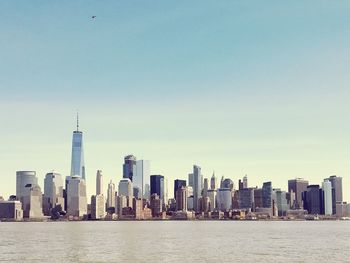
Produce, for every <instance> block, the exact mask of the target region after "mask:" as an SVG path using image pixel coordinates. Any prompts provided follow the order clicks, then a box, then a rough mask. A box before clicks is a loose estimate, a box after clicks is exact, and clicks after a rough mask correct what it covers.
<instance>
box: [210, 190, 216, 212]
mask: <svg viewBox="0 0 350 263" xmlns="http://www.w3.org/2000/svg"><path fill="white" fill-rule="evenodd" d="M208 197H209V205H210V208H209V211H210V212H213V211H214V210H215V209H216V190H215V189H209V190H208Z"/></svg>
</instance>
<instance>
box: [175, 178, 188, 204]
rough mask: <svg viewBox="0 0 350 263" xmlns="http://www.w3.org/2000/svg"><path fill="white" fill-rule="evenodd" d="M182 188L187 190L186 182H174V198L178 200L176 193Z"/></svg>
mask: <svg viewBox="0 0 350 263" xmlns="http://www.w3.org/2000/svg"><path fill="white" fill-rule="evenodd" d="M182 187H185V188H186V180H180V179H176V180H175V181H174V198H175V199H176V191H177V189H180V188H182Z"/></svg>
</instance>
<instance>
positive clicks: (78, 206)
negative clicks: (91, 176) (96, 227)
mask: <svg viewBox="0 0 350 263" xmlns="http://www.w3.org/2000/svg"><path fill="white" fill-rule="evenodd" d="M66 191H67V215H68V216H72V217H78V218H82V217H83V216H84V215H86V214H87V197H86V184H85V180H84V179H83V178H82V177H80V176H67V177H66Z"/></svg>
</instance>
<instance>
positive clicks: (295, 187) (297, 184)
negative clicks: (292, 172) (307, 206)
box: [288, 178, 309, 209]
mask: <svg viewBox="0 0 350 263" xmlns="http://www.w3.org/2000/svg"><path fill="white" fill-rule="evenodd" d="M308 185H309V182H308V181H306V180H304V179H301V178H296V179H292V180H288V192H289V193H290V194H291V195H293V193H294V194H295V199H294V203H292V204H291V208H292V209H303V207H304V205H303V198H302V195H303V193H304V192H305V191H306V189H307V186H308Z"/></svg>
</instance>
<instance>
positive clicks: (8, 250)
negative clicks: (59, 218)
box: [0, 221, 350, 263]
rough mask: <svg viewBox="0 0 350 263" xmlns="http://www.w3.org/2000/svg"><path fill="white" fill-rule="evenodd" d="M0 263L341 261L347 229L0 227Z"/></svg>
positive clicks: (349, 237)
mask: <svg viewBox="0 0 350 263" xmlns="http://www.w3.org/2000/svg"><path fill="white" fill-rule="evenodd" d="M0 233H1V234H0V261H1V262H24V263H29V262H30V263H32V262H52V263H54V262H66V263H67V262H349V261H350V242H349V241H350V224H349V222H343V221H332V222H308V221H301V222H295V221H294V222H276V221H275V222H273V221H268V222H261V221H260V222H251V221H244V222H241V221H220V222H219V221H158V222H156V221H145V222H131V221H129V222H128V221H120V222H56V223H4V224H0Z"/></svg>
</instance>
